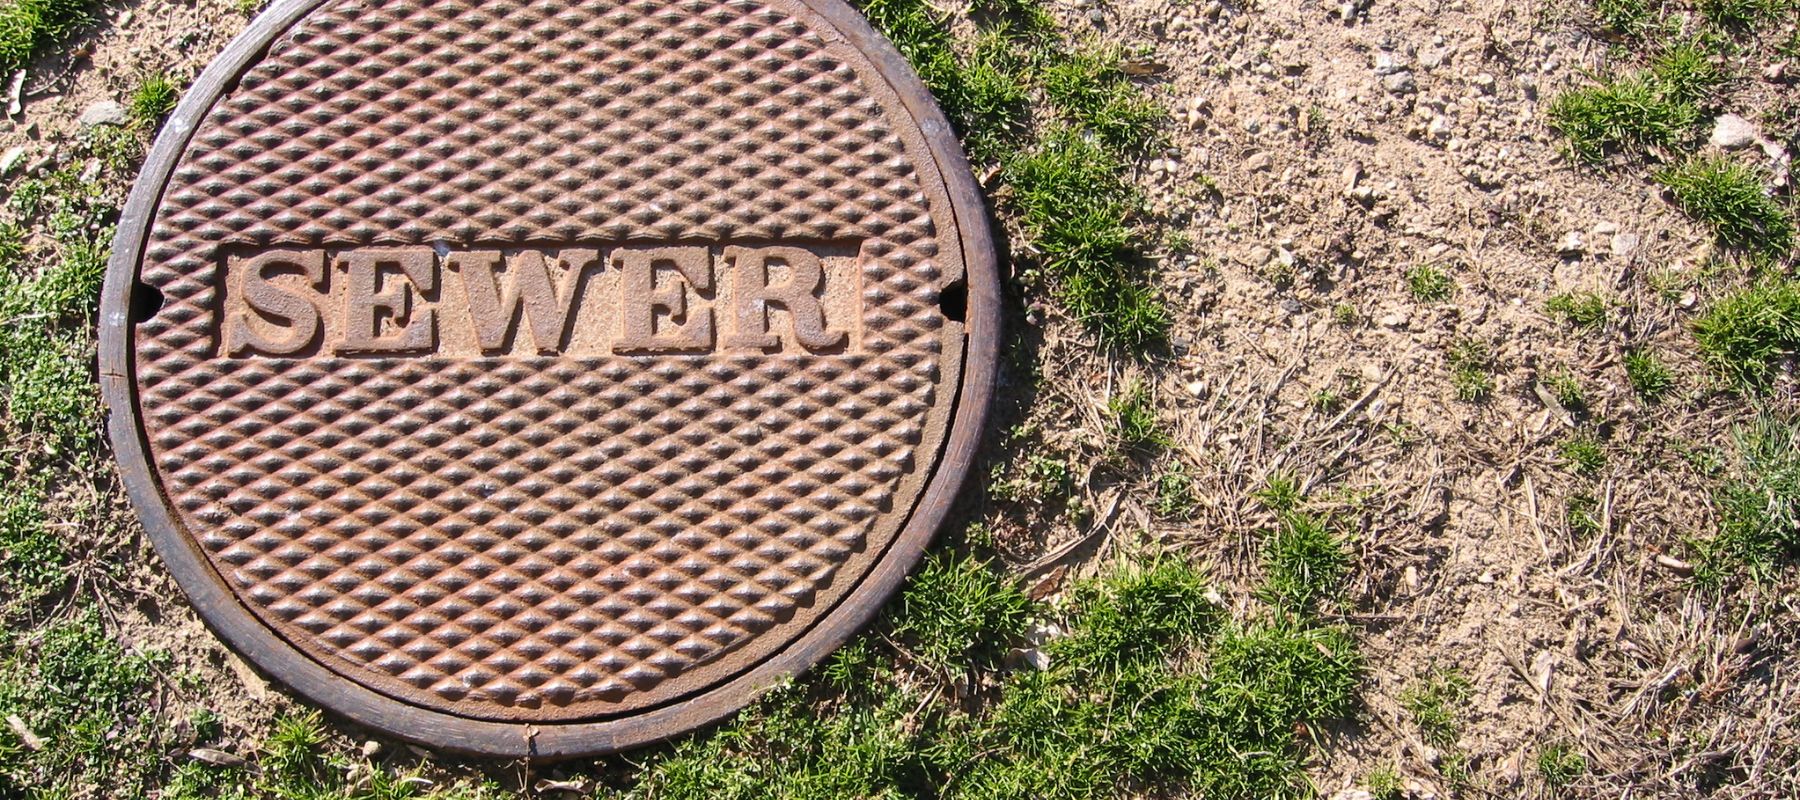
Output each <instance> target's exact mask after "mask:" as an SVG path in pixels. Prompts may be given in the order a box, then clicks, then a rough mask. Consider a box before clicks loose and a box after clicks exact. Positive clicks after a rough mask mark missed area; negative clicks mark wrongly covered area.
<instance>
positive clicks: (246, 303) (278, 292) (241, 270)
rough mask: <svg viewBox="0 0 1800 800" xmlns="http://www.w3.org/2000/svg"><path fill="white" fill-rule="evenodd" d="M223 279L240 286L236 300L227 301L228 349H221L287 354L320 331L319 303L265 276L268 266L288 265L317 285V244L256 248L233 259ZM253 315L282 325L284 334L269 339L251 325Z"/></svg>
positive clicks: (321, 271) (320, 255)
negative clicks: (296, 248)
mask: <svg viewBox="0 0 1800 800" xmlns="http://www.w3.org/2000/svg"><path fill="white" fill-rule="evenodd" d="M232 266H233V268H232V269H231V270H230V274H228V276H227V278H226V280H227V281H228V282H230V281H232V280H234V279H235V280H236V281H237V282H238V283H239V285H240V286H241V290H240V292H239V295H240V297H242V302H241V305H239V306H238V307H235V308H234V307H232V304H230V303H227V306H226V314H227V315H228V316H227V318H226V329H225V336H226V341H227V342H228V343H229V344H228V345H227V347H228V350H227V351H226V355H230V356H240V355H246V354H249V353H253V352H254V353H259V354H262V355H271V356H285V355H292V354H294V353H297V352H299V351H300V350H302V349H304V348H306V347H307V346H308V345H311V344H312V343H313V340H314V339H317V338H318V337H319V322H320V319H319V307H318V306H317V305H316V304H314V302H313V300H312V299H311V298H308V297H304V296H302V295H299V294H295V293H293V292H290V291H287V290H286V289H283V288H281V287H280V286H277V285H276V284H274V283H273V282H271V281H270V273H271V272H279V271H285V270H292V271H297V272H299V273H300V274H301V275H302V276H303V277H305V278H306V281H307V285H309V286H313V287H315V288H316V287H317V286H318V285H319V284H320V283H321V282H322V281H324V280H325V253H324V251H322V250H311V251H307V252H301V253H293V252H281V251H274V252H268V253H259V254H257V255H254V256H251V257H249V258H246V259H243V260H240V261H238V262H237V263H236V264H234V265H232ZM252 316H258V317H261V318H262V319H263V320H264V321H265V322H267V323H270V324H271V325H265V327H270V326H272V327H275V328H278V329H282V328H285V329H286V330H287V335H285V336H281V337H280V338H276V339H271V338H269V337H266V336H264V335H262V333H260V332H259V331H258V330H257V327H258V326H256V325H253V324H251V321H250V318H251V317H252Z"/></svg>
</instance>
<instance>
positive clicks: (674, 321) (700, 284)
mask: <svg viewBox="0 0 1800 800" xmlns="http://www.w3.org/2000/svg"><path fill="white" fill-rule="evenodd" d="M612 258H613V261H614V263H616V264H618V265H619V326H620V331H619V338H618V340H617V341H615V342H613V352H615V353H630V352H644V351H650V352H680V351H684V350H689V351H691V350H705V349H709V348H711V347H712V343H713V319H712V309H710V308H704V307H702V308H696V309H693V310H691V311H690V310H689V309H688V302H687V287H686V286H685V285H683V283H682V282H681V281H669V282H666V283H663V284H661V285H658V282H657V280H656V273H657V269H656V268H657V266H658V265H659V264H668V265H670V266H672V267H674V268H675V272H676V273H678V274H680V275H681V277H682V278H684V279H686V282H687V283H688V284H692V285H693V287H694V288H695V289H698V290H700V291H710V290H711V289H712V255H711V254H710V253H708V252H707V249H706V248H705V247H646V248H624V247H621V248H619V249H617V250H614V251H612ZM665 313H666V314H667V316H668V318H669V326H668V327H669V328H671V329H672V330H668V331H666V332H664V331H662V330H659V326H658V324H657V319H658V318H659V317H661V316H663V315H664V314H665Z"/></svg>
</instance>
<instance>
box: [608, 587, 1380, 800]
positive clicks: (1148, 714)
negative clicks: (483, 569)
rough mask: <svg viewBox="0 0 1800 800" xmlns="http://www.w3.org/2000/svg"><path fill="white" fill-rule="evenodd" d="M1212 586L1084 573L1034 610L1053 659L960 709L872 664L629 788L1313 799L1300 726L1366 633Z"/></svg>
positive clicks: (784, 695) (630, 793) (1319, 715)
mask: <svg viewBox="0 0 1800 800" xmlns="http://www.w3.org/2000/svg"><path fill="white" fill-rule="evenodd" d="M1209 592H1210V590H1209V587H1208V584H1207V582H1206V580H1205V577H1204V575H1203V574H1202V573H1201V572H1200V571H1198V570H1197V569H1195V568H1193V567H1191V566H1189V565H1187V564H1184V563H1181V562H1178V561H1172V560H1162V561H1158V562H1155V563H1152V564H1149V565H1145V566H1141V567H1136V568H1130V569H1124V570H1121V571H1118V572H1115V573H1113V574H1111V575H1108V576H1106V577H1104V578H1102V579H1099V580H1096V581H1089V582H1085V583H1082V584H1079V585H1077V586H1076V587H1075V588H1074V589H1073V590H1072V591H1071V592H1070V594H1069V597H1068V599H1067V601H1066V602H1065V603H1064V604H1063V605H1061V606H1059V607H1055V608H1040V609H1038V610H1037V612H1036V613H1039V614H1045V615H1048V616H1049V617H1050V618H1052V619H1053V620H1054V621H1055V622H1056V623H1057V624H1058V625H1059V626H1060V627H1061V628H1062V629H1064V630H1065V631H1067V633H1066V635H1064V636H1062V637H1060V638H1055V639H1051V640H1049V641H1047V642H1045V643H1044V644H1043V645H1042V648H1043V650H1044V652H1045V655H1046V656H1047V666H1045V667H1044V668H1043V669H1036V668H1027V669H1023V670H1019V671H1014V672H1008V673H1002V674H998V675H995V676H994V682H993V683H992V684H991V685H989V686H987V687H986V688H981V687H972V691H974V692H975V694H974V695H973V696H972V697H968V698H966V699H965V700H964V701H963V702H960V703H956V702H946V701H945V700H944V699H943V697H942V695H941V694H940V693H939V692H938V691H937V690H935V689H930V688H928V687H926V686H921V685H919V684H918V683H917V682H916V680H913V679H909V678H908V677H907V676H906V675H904V674H903V673H897V672H893V671H892V668H891V667H889V666H886V662H885V661H884V660H882V659H879V658H878V659H873V660H871V661H868V662H866V663H867V666H865V667H862V669H865V670H866V673H865V674H864V675H862V676H861V679H860V680H855V681H848V682H845V683H844V684H843V685H844V686H847V687H849V688H847V689H825V688H822V687H820V686H819V685H817V684H802V685H797V686H794V687H791V688H790V689H788V690H785V691H783V692H781V693H778V694H777V695H776V696H775V697H773V698H771V699H770V700H768V701H765V702H764V703H762V704H761V705H759V706H758V707H757V708H755V709H754V710H752V711H751V712H749V713H746V714H744V715H742V716H740V718H739V719H738V720H737V721H736V722H733V723H729V724H728V725H726V726H725V727H723V728H721V729H719V730H717V731H715V732H714V733H712V734H708V735H703V736H699V737H695V738H692V739H688V740H684V741H683V742H680V743H678V744H676V745H675V746H674V747H672V748H670V749H669V750H667V751H664V752H662V753H660V754H656V755H653V756H652V757H651V758H650V759H649V762H648V763H647V764H646V765H645V768H644V770H643V772H642V774H641V776H640V779H639V780H638V781H637V782H636V784H635V786H632V787H630V788H628V789H627V790H626V791H625V793H624V796H626V797H630V798H665V799H667V800H684V799H686V798H695V799H696V800H699V799H701V798H704V800H734V799H736V798H746V799H748V798H757V799H758V800H760V798H767V797H780V798H784V799H791V800H840V798H845V797H868V798H904V797H934V798H955V799H963V798H978V799H980V800H990V799H998V798H1017V799H1018V800H1086V799H1088V798H1114V797H1126V796H1137V795H1139V794H1150V795H1168V794H1176V793H1180V792H1181V791H1182V790H1184V789H1187V790H1192V791H1194V792H1197V793H1201V794H1204V795H1205V796H1208V797H1222V798H1283V797H1307V796H1310V793H1309V787H1308V786H1307V784H1306V783H1305V780H1304V777H1303V772H1302V770H1301V764H1302V758H1303V757H1304V752H1303V742H1304V739H1303V738H1302V736H1301V735H1300V734H1299V733H1298V732H1297V730H1298V729H1300V728H1303V727H1304V726H1306V725H1309V724H1313V723H1316V722H1318V721H1321V720H1325V719H1336V718H1342V717H1344V716H1347V715H1348V714H1349V713H1351V711H1352V710H1353V709H1354V705H1355V696H1356V691H1357V687H1358V685H1359V683H1360V680H1361V674H1362V662H1361V660H1360V658H1359V657H1358V656H1357V654H1356V650H1355V646H1354V642H1353V640H1352V639H1351V637H1350V636H1349V635H1348V632H1347V631H1345V630H1343V629H1342V628H1337V627H1331V626H1321V625H1318V624H1316V623H1312V622H1308V621H1305V620H1302V619H1298V618H1294V617H1289V616H1255V617H1251V618H1248V619H1244V620H1228V619H1226V618H1225V615H1224V614H1223V611H1222V610H1221V609H1220V608H1219V607H1218V606H1217V605H1215V604H1214V603H1213V602H1212V601H1210V600H1209V599H1208V595H1209Z"/></svg>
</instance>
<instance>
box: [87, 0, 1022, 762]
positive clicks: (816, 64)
mask: <svg viewBox="0 0 1800 800" xmlns="http://www.w3.org/2000/svg"><path fill="white" fill-rule="evenodd" d="M996 306H997V300H996V289H995V276H994V264H993V254H992V246H991V242H990V239H989V233H988V230H987V227H986V223H985V219H984V217H983V215H982V210H981V205H980V200H979V196H978V194H977V190H976V187H975V186H974V184H973V181H972V180H971V178H970V176H969V172H968V167H967V165H966V164H965V163H964V161H963V158H962V156H961V154H960V151H959V150H958V149H957V146H956V144H955V140H954V138H953V137H952V135H951V133H950V131H949V128H948V126H947V125H946V124H945V123H944V120H943V119H942V117H941V116H940V115H939V113H938V112H937V110H936V108H935V107H934V106H933V105H932V103H931V101H930V99H929V97H928V95H927V94H926V92H925V90H924V88H923V87H922V86H921V85H920V83H919V82H918V80H917V79H916V78H915V77H914V76H913V75H912V73H911V72H910V71H909V70H908V69H907V68H906V66H905V65H904V62H903V61H902V60H901V58H900V57H899V56H898V55H897V54H896V53H895V52H894V51H893V49H892V47H891V46H890V45H888V44H887V43H886V42H884V41H882V40H881V39H880V38H879V37H877V36H876V35H875V34H874V33H873V32H872V31H871V30H870V29H869V27H868V25H867V23H866V22H864V21H863V20H862V19H861V17H860V16H858V15H857V14H856V13H855V12H854V11H852V10H851V9H850V8H849V7H848V6H846V5H844V4H843V3H842V2H840V0H591V1H584V2H571V0H446V1H443V2H433V1H432V0H404V1H398V0H396V1H392V2H389V1H384V0H360V1H359V0H326V1H325V2H319V0H301V1H300V2H291V1H290V2H282V3H278V4H277V5H276V6H275V7H273V8H272V9H270V11H268V12H267V13H265V14H264V15H263V16H262V17H260V18H259V19H258V20H257V21H256V22H255V23H254V24H253V25H252V26H251V27H250V30H249V31H247V32H246V33H245V34H244V35H243V36H242V37H240V38H239V39H238V40H237V41H235V42H233V43H232V45H231V46H230V47H229V48H228V49H227V50H226V51H225V53H224V54H223V55H222V56H220V58H219V59H218V61H217V62H215V63H214V64H213V65H212V66H211V67H209V68H208V69H207V71H206V72H205V73H204V74H203V75H202V76H201V78H200V79H199V80H198V82H197V83H196V84H195V85H194V87H193V89H192V90H191V91H190V92H189V96H188V97H187V98H186V99H185V100H184V101H183V103H182V104H181V106H180V108H179V109H178V110H177V111H176V112H175V114H174V115H173V116H172V118H171V119H170V121H169V122H168V123H167V126H166V127H165V130H164V133H163V135H162V136H161V138H160V139H159V140H158V141H157V143H156V146H155V148H154V150H153V151H152V153H151V155H150V158H149V161H148V163H147V165H146V166H145V169H144V173H143V175H142V176H141V177H140V179H139V181H138V184H137V186H136V188H135V190H134V191H133V193H132V195H131V198H130V201H129V203H128V205H127V207H126V211H125V215H124V219H123V222H122V223H121V225H120V229H119V234H118V239H117V242H116V244H115V247H114V253H113V258H112V262H111V265H110V271H109V273H108V275H107V283H106V289H105V299H104V308H103V313H102V342H103V343H102V353H101V359H102V360H101V373H102V380H103V384H104V386H103V389H104V392H105V396H106V400H107V403H108V404H109V406H110V408H111V419H110V429H111V434H112V438H113V442H114V445H115V448H116V449H117V451H118V455H119V458H120V461H121V462H122V464H123V468H124V475H125V480H126V483H127V485H128V487H129V489H130V491H131V495H132V498H133V501H134V503H135V504H136V506H137V509H138V511H139V512H140V514H141V515H142V516H143V518H144V521H145V524H146V527H147V528H148V530H149V532H150V534H151V536H152V538H153V539H154V540H155V543H156V545H157V547H158V549H159V550H160V551H161V553H162V554H163V557H164V559H165V560H166V561H167V563H168V564H169V566H170V569H171V570H172V571H173V573H174V575H175V576H176V578H177V579H178V580H179V582H180V583H181V585H182V587H183V588H184V589H185V590H186V591H187V593H188V594H189V596H190V598H191V599H192V600H193V602H194V605H195V606H196V607H197V608H198V609H199V610H200V612H201V614H202V615H203V616H204V617H205V618H206V620H207V621H208V622H209V623H210V624H211V625H212V626H213V627H214V629H215V630H216V631H217V632H218V633H219V634H220V635H221V636H222V637H223V638H225V639H226V640H227V641H229V642H230V643H231V644H232V645H233V646H234V647H235V648H236V649H237V650H239V651H240V652H241V653H243V654H244V655H245V656H247V657H248V658H250V659H251V660H252V661H253V662H255V663H256V664H258V665H259V666H261V667H262V668H263V669H265V670H266V671H268V672H269V673H271V674H272V675H274V676H275V677H277V678H279V679H280V680H282V681H284V682H286V683H287V684H289V685H290V686H292V687H293V688H295V689H297V690H299V691H300V692H302V693H303V694H305V695H307V696H308V697H310V698H312V699H313V700H315V701H317V702H319V703H321V704H323V705H325V706H327V707H329V708H332V709H334V710H336V711H338V712H340V713H343V714H345V715H347V716H349V717H352V718H354V719H355V720H357V721H359V722H362V723H364V724H367V725H371V726H373V727H376V728H379V729H382V730H384V731H387V732H389V733H392V734H394V735H397V736H401V737H404V738H408V739H412V740H416V741H422V742H426V743H429V744H433V745H437V746H442V747H447V748H451V749H455V750H460V751H467V752H476V753H484V754H491V755H506V756H520V755H536V756H543V757H561V756H573V755H582V754H591V753H596V752H603V751H609V750H616V749H620V748H624V747H630V746H633V745H637V744H641V743H644V742H648V741H652V740H655V739H658V738H662V737H666V736H669V735H672V734H675V733H679V732H681V731H684V730H688V729H691V728H693V727H695V726H698V725H702V724H705V723H708V722H711V721H714V720H717V719H719V718H721V717H723V716H724V715H726V714H729V713H730V712H732V711H734V710H736V709H737V708H739V707H741V706H742V705H743V704H744V703H746V702H748V701H749V700H750V699H751V698H753V697H754V696H755V694H756V693H757V692H758V691H760V690H762V689H763V688H766V687H768V686H770V685H772V684H774V683H777V682H779V681H780V680H781V679H782V678H783V677H785V676H787V675H791V674H793V673H795V672H797V671H799V670H801V669H804V668H806V667H807V666H809V665H811V664H812V663H814V662H816V661H817V660H818V659H820V658H821V657H823V656H824V655H825V654H827V653H828V652H830V650H831V649H832V648H834V647H836V646H837V645H838V644H840V643H841V642H842V641H843V640H844V639H845V638H846V637H848V636H849V635H851V634H852V633H854V632H855V630H856V629H857V628H859V627H860V626H861V625H863V624H864V623H866V622H867V621H868V619H869V618H870V617H871V616H872V615H873V614H874V613H875V611H876V610H877V608H878V607H879V605H880V604H881V603H882V602H883V600H885V599H886V598H887V597H888V595H889V594H890V593H891V592H892V591H893V590H894V589H895V587H896V586H897V585H898V583H899V581H900V580H901V578H902V577H903V576H904V574H905V572H906V570H907V569H909V568H910V567H911V566H912V564H913V563H914V562H915V561H916V559H917V557H918V555H919V552H920V550H921V549H922V548H923V547H924V545H925V544H926V542H927V541H928V540H929V538H930V536H931V534H932V532H933V529H934V528H935V527H936V526H937V524H938V523H939V522H940V521H941V520H942V518H943V516H944V513H945V510H946V507H947V506H948V504H949V502H950V500H951V499H952V495H953V494H954V492H955V490H956V488H957V486H958V484H959V482H960V481H961V479H962V477H963V474H964V473H965V472H966V470H967V467H968V462H969V458H970V455H971V452H972V450H973V448H974V444H975V442H976V439H977V437H978V433H979V428H980V426H981V422H982V418H983V415H984V412H985V408H986V405H987V400H988V396H989V392H990V389H991V384H992V370H993V366H994V359H995V352H996V351H995V346H996V338H995V337H996V334H997V331H996V314H997V307H996Z"/></svg>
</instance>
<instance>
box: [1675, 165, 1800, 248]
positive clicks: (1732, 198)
mask: <svg viewBox="0 0 1800 800" xmlns="http://www.w3.org/2000/svg"><path fill="white" fill-rule="evenodd" d="M1656 181H1657V182H1658V183H1660V184H1662V185H1663V186H1664V187H1666V188H1668V190H1669V194H1671V195H1672V196H1674V198H1675V204H1676V205H1678V206H1680V207H1681V210H1683V211H1685V212H1687V213H1688V216H1691V217H1693V218H1694V219H1696V220H1699V221H1700V222H1702V223H1705V224H1706V225H1707V226H1708V227H1710V228H1712V230H1713V233H1714V234H1716V235H1717V236H1718V237H1719V241H1720V242H1721V243H1723V244H1725V245H1726V246H1728V247H1735V248H1738V249H1740V250H1744V251H1746V252H1748V253H1751V254H1753V255H1756V256H1759V257H1763V258H1770V259H1779V258H1782V257H1784V256H1786V255H1787V254H1788V253H1789V252H1791V251H1792V250H1793V249H1794V218H1793V214H1792V213H1790V212H1789V211H1788V209H1787V208H1786V207H1785V206H1783V205H1782V204H1781V202H1780V201H1778V200H1776V199H1775V198H1773V197H1771V196H1769V195H1768V194H1767V193H1765V192H1764V191H1763V176H1762V174H1761V172H1760V171H1759V170H1757V169H1756V168H1753V167H1750V166H1747V165H1745V164H1742V163H1739V162H1737V161H1735V160H1733V159H1731V158H1729V157H1727V156H1698V157H1695V158H1691V159H1688V160H1687V161H1686V162H1683V163H1682V164H1681V165H1680V166H1676V167H1671V168H1669V169H1664V170H1661V171H1659V172H1657V173H1656Z"/></svg>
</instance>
